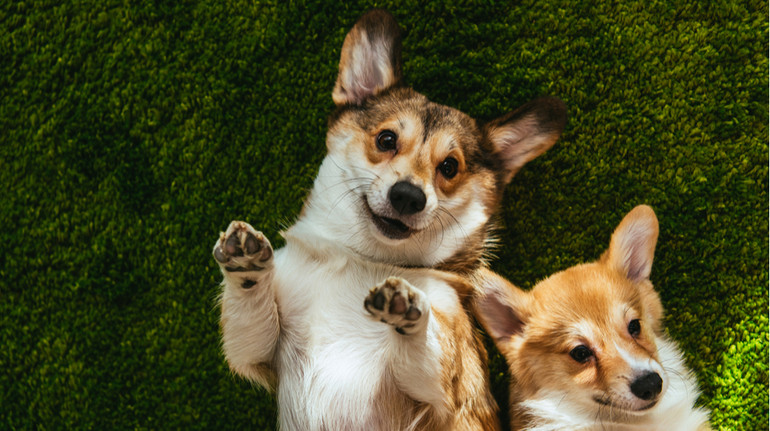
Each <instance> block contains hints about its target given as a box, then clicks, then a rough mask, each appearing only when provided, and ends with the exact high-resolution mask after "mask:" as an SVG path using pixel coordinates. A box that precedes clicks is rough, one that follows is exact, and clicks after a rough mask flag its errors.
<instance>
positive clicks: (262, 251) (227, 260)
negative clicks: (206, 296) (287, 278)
mask: <svg viewBox="0 0 770 431" xmlns="http://www.w3.org/2000/svg"><path fill="white" fill-rule="evenodd" d="M213 255H214V259H216V260H217V262H219V264H220V266H222V268H223V269H224V270H225V271H227V272H251V271H262V270H264V269H265V268H266V267H267V266H269V265H270V264H271V263H272V258H273V247H272V246H271V245H270V241H268V240H267V238H265V236H264V235H263V234H262V232H258V231H256V230H254V228H253V227H251V226H250V225H249V224H248V223H245V222H240V221H234V222H232V223H230V226H228V228H227V231H226V232H223V233H221V234H220V236H219V241H217V243H216V245H214V251H213ZM249 282H251V284H249ZM243 284H244V285H243V287H244V288H246V289H248V288H250V287H252V286H253V285H254V284H256V282H253V281H250V280H246V281H245V282H244V283H243ZM247 284H249V285H248V286H247Z"/></svg>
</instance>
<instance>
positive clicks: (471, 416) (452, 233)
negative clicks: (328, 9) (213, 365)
mask: <svg viewBox="0 0 770 431" xmlns="http://www.w3.org/2000/svg"><path fill="white" fill-rule="evenodd" d="M400 49H401V46H400V40H399V29H398V25H397V24H396V22H395V20H394V19H393V17H392V16H391V15H390V14H388V13H387V12H384V11H381V10H375V11H372V12H369V13H367V14H365V15H363V16H362V17H361V18H360V19H359V20H358V21H357V23H356V24H355V26H354V27H353V28H352V29H351V30H350V32H349V33H348V35H347V37H346V38H345V42H344V45H343V47H342V54H341V59H340V66H339V76H338V78H337V82H336V85H335V87H334V91H333V93H332V97H333V99H334V102H335V104H336V105H337V109H336V111H335V112H334V113H333V114H332V116H331V117H330V120H329V131H328V135H327V140H326V143H327V150H328V154H327V156H326V158H325V159H324V161H323V163H322V165H321V167H320V171H319V173H318V177H317V178H316V180H315V183H314V186H313V189H312V191H311V192H310V195H309V196H308V198H307V200H306V202H305V205H304V208H303V210H302V212H301V214H300V216H299V219H298V220H297V222H296V223H295V224H294V225H293V226H292V227H290V228H289V229H288V230H287V231H286V232H284V233H283V236H284V238H285V239H286V245H285V247H283V248H281V249H279V250H277V251H276V252H275V253H273V249H272V247H271V245H270V243H269V241H268V240H267V239H266V238H265V237H264V236H263V235H262V234H261V233H260V232H258V231H256V230H254V229H253V228H252V227H251V226H250V225H248V224H247V223H245V222H240V221H235V222H232V223H231V224H230V226H229V227H228V228H227V230H226V232H223V233H222V234H221V235H220V238H219V240H218V241H217V243H216V245H215V246H214V250H213V254H214V257H215V259H216V260H217V262H218V263H219V265H220V267H221V269H222V273H223V275H224V281H223V292H222V297H221V328H222V342H223V349H224V353H225V356H226V359H227V362H228V364H229V366H230V368H231V369H232V370H233V371H234V372H235V373H237V374H239V375H241V376H243V377H245V378H247V379H249V380H251V381H254V382H256V383H259V384H260V385H262V386H264V387H266V388H276V390H277V398H278V407H279V416H280V419H279V421H280V426H281V428H282V429H289V430H350V429H361V430H403V429H442V430H444V429H458V430H471V429H496V428H498V423H497V416H496V409H497V407H496V404H495V402H494V399H493V398H492V396H491V395H490V392H489V389H488V376H487V371H486V362H485V360H486V353H485V352H484V349H483V346H482V345H481V343H480V342H479V339H478V337H477V335H476V333H475V331H474V329H473V326H472V324H471V322H470V320H469V318H468V316H467V314H466V309H465V307H464V306H465V305H467V298H470V297H471V296H472V294H473V287H472V286H471V285H470V284H469V281H468V274H471V273H472V272H474V271H475V270H476V269H477V268H478V267H479V266H480V265H481V259H482V254H483V251H484V246H485V242H486V240H487V234H488V231H489V229H490V217H491V215H492V214H493V213H494V211H495V210H496V209H497V207H498V205H499V202H500V199H501V195H502V192H503V189H504V187H505V185H506V184H507V183H508V182H509V181H510V180H511V178H512V177H513V175H514V174H515V173H516V171H517V170H518V169H519V168H521V167H522V166H523V165H524V164H525V163H527V162H528V161H530V160H532V159H533V158H535V157H536V156H538V155H539V154H541V153H542V152H543V151H545V150H546V149H548V148H549V147H550V146H551V145H553V143H554V142H555V141H556V139H557V138H558V136H559V134H560V133H561V130H562V129H563V127H564V123H565V121H566V111H565V109H564V106H563V104H562V103H561V102H560V101H559V100H557V99H552V98H543V99H538V100H536V101H534V102H530V103H529V104H527V105H525V106H523V107H522V108H520V109H518V110H516V111H513V112H511V113H508V114H506V115H504V116H502V117H500V118H498V119H497V120H494V121H491V122H489V123H486V124H481V123H479V122H477V121H476V120H474V119H472V118H471V117H469V116H468V115H466V114H463V113H462V112H459V111H457V110H455V109H452V108H449V107H446V106H442V105H438V104H435V103H432V102H430V101H429V100H428V99H427V98H426V97H425V96H423V95H421V94H419V93H417V92H415V91H414V90H412V89H410V88H408V87H405V86H404V85H403V83H402V80H401V58H400Z"/></svg>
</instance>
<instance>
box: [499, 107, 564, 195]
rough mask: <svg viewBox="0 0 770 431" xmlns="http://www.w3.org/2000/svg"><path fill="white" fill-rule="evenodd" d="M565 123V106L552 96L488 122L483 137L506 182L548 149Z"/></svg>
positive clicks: (557, 137)
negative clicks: (498, 162)
mask: <svg viewBox="0 0 770 431" xmlns="http://www.w3.org/2000/svg"><path fill="white" fill-rule="evenodd" d="M566 124H567V107H566V106H565V105H564V102H562V101H561V100H559V99H557V98H555V97H541V98H538V99H535V100H533V101H531V102H529V103H526V104H525V105H523V106H521V107H520V108H518V109H516V110H515V111H512V112H509V113H507V114H505V115H503V116H502V117H500V118H497V119H495V120H492V121H490V122H489V123H487V124H486V125H485V126H484V134H485V136H486V138H487V139H488V140H489V141H490V142H491V143H492V146H493V147H494V151H495V154H497V156H498V157H499V158H500V159H501V160H502V161H503V168H504V170H505V172H504V177H503V178H504V180H505V182H506V183H508V182H509V181H511V179H512V178H513V176H514V175H515V174H516V172H518V171H519V169H521V167H522V166H524V165H525V164H527V162H529V161H531V160H532V159H534V158H535V157H537V156H539V155H540V154H543V153H544V152H545V151H546V150H547V149H549V148H551V146H552V145H553V144H554V143H555V142H556V140H557V139H559V136H560V135H561V132H562V131H563V130H564V126H565V125H566Z"/></svg>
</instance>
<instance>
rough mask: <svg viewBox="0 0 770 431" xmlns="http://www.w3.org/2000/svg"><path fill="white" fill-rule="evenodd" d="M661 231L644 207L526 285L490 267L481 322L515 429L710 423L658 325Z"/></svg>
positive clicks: (484, 276)
mask: <svg viewBox="0 0 770 431" xmlns="http://www.w3.org/2000/svg"><path fill="white" fill-rule="evenodd" d="M657 238H658V219H657V218H656V216H655V213H654V212H653V210H652V208H650V207H648V206H644V205H640V206H638V207H636V208H634V209H633V210H632V211H631V212H629V213H628V214H627V215H626V216H625V218H623V221H622V222H621V223H620V225H619V226H618V227H617V228H616V229H615V232H614V233H613V235H612V239H611V240H610V246H609V249H608V250H607V251H606V252H605V253H604V254H603V255H602V256H601V258H600V259H599V260H598V261H596V262H592V263H587V264H582V265H577V266H574V267H572V268H569V269H567V270H564V271H562V272H558V273H556V274H554V275H552V276H550V277H548V278H547V279H545V280H544V281H541V282H540V283H538V284H537V285H535V287H533V288H532V290H531V291H523V290H520V289H518V288H516V287H515V286H513V285H511V284H510V283H509V282H507V281H506V280H505V279H503V278H502V277H500V276H498V275H496V274H494V273H492V272H490V271H484V272H483V273H480V274H479V275H480V276H481V277H480V280H481V281H479V285H481V286H483V292H482V293H480V294H479V296H478V298H477V302H476V303H475V310H476V315H477V317H478V319H479V320H480V321H481V323H482V325H483V326H484V327H485V328H486V329H487V332H488V333H489V335H490V336H491V337H492V338H493V339H494V341H495V344H496V345H497V347H498V349H499V350H500V352H501V353H502V354H503V356H504V357H505V358H506V360H507V362H508V365H509V368H510V373H511V386H510V401H511V425H512V429H514V430H543V431H544V430H586V431H587V430H597V431H598V430H617V431H620V430H623V431H631V430H647V431H651V430H657V431H680V430H708V429H710V426H709V415H708V412H706V411H705V410H703V409H701V408H697V407H695V401H696V399H697V398H698V394H699V391H698V387H697V382H696V380H695V377H694V376H693V374H692V373H691V372H690V371H689V370H688V369H687V368H686V365H685V363H684V360H683V358H682V354H681V353H680V351H679V350H678V348H677V346H676V345H675V344H674V342H673V341H672V340H671V339H670V338H668V337H667V336H666V334H665V333H664V332H663V327H662V323H661V320H662V316H663V307H662V305H661V302H660V298H659V297H658V294H657V293H656V292H655V290H654V288H653V285H652V283H651V282H650V271H651V269H652V259H653V254H654V253H655V243H656V242H657Z"/></svg>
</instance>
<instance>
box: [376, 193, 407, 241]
mask: <svg viewBox="0 0 770 431" xmlns="http://www.w3.org/2000/svg"><path fill="white" fill-rule="evenodd" d="M364 206H365V207H366V211H367V213H368V214H369V218H370V219H371V220H372V224H374V226H375V227H376V228H377V232H379V233H380V234H382V235H383V236H384V237H385V238H387V239H390V240H395V241H398V240H403V239H407V238H409V237H410V236H412V234H414V233H415V232H417V231H416V230H415V229H412V228H410V227H409V226H407V225H406V224H405V223H404V222H402V221H400V220H397V219H394V218H390V217H384V216H381V215H378V214H376V213H375V212H374V210H372V207H370V206H369V202H367V200H366V199H364Z"/></svg>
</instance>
